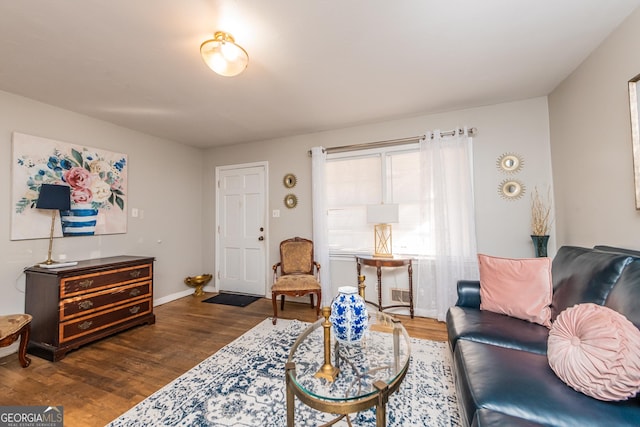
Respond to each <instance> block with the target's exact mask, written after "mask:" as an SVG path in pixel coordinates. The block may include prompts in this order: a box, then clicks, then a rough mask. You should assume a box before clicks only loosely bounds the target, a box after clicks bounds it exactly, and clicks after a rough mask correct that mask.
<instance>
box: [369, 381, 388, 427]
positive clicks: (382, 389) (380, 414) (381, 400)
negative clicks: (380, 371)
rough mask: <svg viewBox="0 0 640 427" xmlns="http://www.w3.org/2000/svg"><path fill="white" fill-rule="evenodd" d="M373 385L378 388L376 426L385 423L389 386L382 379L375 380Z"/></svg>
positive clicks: (382, 426)
mask: <svg viewBox="0 0 640 427" xmlns="http://www.w3.org/2000/svg"><path fill="white" fill-rule="evenodd" d="M373 386H374V387H375V388H376V390H378V402H377V403H376V427H385V426H386V425H387V401H388V400H389V386H388V385H387V383H385V382H384V381H376V382H375V383H373Z"/></svg>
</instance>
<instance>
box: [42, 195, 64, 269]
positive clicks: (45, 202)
mask: <svg viewBox="0 0 640 427" xmlns="http://www.w3.org/2000/svg"><path fill="white" fill-rule="evenodd" d="M36 209H50V210H51V234H50V235H49V253H48V256H47V260H46V261H44V262H43V263H42V264H46V265H51V264H56V261H54V260H52V259H51V248H52V247H53V228H54V226H55V223H56V212H57V211H60V210H69V209H71V190H70V187H68V186H66V185H53V184H42V185H41V186H40V194H39V195H38V201H37V202H36Z"/></svg>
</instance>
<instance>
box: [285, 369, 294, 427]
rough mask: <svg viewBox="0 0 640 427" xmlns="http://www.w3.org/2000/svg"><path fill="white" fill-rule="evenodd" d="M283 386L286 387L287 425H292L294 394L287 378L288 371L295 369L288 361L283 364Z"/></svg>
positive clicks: (289, 426) (288, 426)
mask: <svg viewBox="0 0 640 427" xmlns="http://www.w3.org/2000/svg"><path fill="white" fill-rule="evenodd" d="M284 369H285V384H286V385H285V387H286V389H287V427H293V426H294V410H295V396H294V395H293V391H292V390H291V387H292V386H291V384H290V383H291V379H290V378H289V375H290V374H289V372H290V371H294V373H295V370H296V364H295V363H293V362H289V363H287V364H286V365H285V367H284Z"/></svg>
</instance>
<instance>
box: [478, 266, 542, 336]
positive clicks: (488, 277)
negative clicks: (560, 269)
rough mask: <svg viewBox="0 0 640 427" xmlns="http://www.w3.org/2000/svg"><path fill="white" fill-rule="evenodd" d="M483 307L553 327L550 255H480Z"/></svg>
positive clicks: (481, 299)
mask: <svg viewBox="0 0 640 427" xmlns="http://www.w3.org/2000/svg"><path fill="white" fill-rule="evenodd" d="M478 263H479V265H480V309H481V310H487V311H493V312H495V313H500V314H506V315H508V316H511V317H516V318H518V319H522V320H527V321H529V322H533V323H538V324H540V325H543V326H546V327H547V328H550V327H551V308H550V305H551V297H552V292H553V284H552V282H551V259H550V258H524V259H511V258H498V257H492V256H488V255H482V254H478Z"/></svg>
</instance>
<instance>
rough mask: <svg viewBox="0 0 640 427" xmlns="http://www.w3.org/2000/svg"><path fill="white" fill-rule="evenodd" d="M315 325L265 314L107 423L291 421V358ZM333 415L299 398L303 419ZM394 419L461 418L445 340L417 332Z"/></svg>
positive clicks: (357, 417) (362, 422)
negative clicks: (288, 404) (273, 320)
mask: <svg viewBox="0 0 640 427" xmlns="http://www.w3.org/2000/svg"><path fill="white" fill-rule="evenodd" d="M308 325H309V324H308V323H304V322H300V321H297V320H285V319H278V323H277V325H276V326H273V325H272V324H271V319H266V320H264V321H263V322H262V323H260V324H259V325H258V326H256V327H254V328H253V329H251V330H250V331H248V332H247V333H245V334H244V335H242V336H241V337H239V338H238V339H236V340H235V341H233V342H232V343H230V344H229V345H227V346H225V347H224V348H222V349H220V351H218V352H217V353H215V354H214V355H213V356H211V357H209V358H208V359H206V360H205V361H203V362H202V363H200V364H199V365H197V366H196V367H194V368H193V369H191V370H190V371H188V372H187V373H185V374H184V375H182V376H180V377H178V378H177V379H175V380H174V381H173V382H171V383H169V384H167V385H166V386H165V387H163V388H162V389H160V390H159V391H157V392H156V393H154V394H153V395H151V396H150V397H148V398H147V399H145V400H143V401H142V402H140V403H139V404H138V405H136V406H134V407H133V408H131V409H130V410H129V411H127V412H126V413H124V414H123V415H122V416H120V417H119V418H117V419H115V420H113V421H112V422H111V423H110V424H109V425H108V427H122V426H126V427H133V426H260V427H266V426H273V427H276V426H277V427H282V426H286V425H287V412H286V394H285V380H284V372H285V371H284V364H285V362H286V360H287V357H288V355H289V349H290V348H291V346H292V345H293V343H294V341H295V340H296V338H297V337H298V335H300V333H301V332H302V331H303V330H304V329H305V328H306V327H307V326H308ZM332 419H335V416H334V415H331V414H324V413H321V412H319V411H316V410H314V409H311V408H309V407H307V406H306V405H304V404H303V403H302V402H300V401H299V400H298V399H297V398H296V410H295V424H296V426H318V425H321V424H323V423H327V422H329V421H331V420H332ZM351 419H352V423H353V425H357V426H375V409H374V408H371V409H368V410H366V411H362V412H360V413H358V414H353V415H352V416H351ZM336 425H337V426H342V425H346V422H345V421H344V420H342V421H340V422H339V423H338V424H336ZM387 425H388V426H395V427H400V426H447V427H449V426H458V425H460V419H459V416H458V407H457V401H456V396H455V387H454V383H453V373H452V369H451V356H450V353H449V350H448V348H447V344H446V343H443V342H436V341H427V340H419V339H415V338H412V339H411V361H410V365H409V371H408V373H407V376H406V377H405V379H404V381H403V382H402V384H401V386H400V388H399V389H398V390H397V391H396V392H395V393H393V394H392V395H391V396H390V397H389V402H388V404H387Z"/></svg>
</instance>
